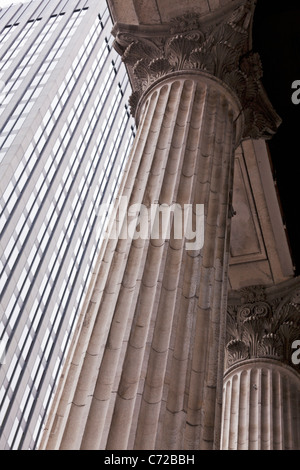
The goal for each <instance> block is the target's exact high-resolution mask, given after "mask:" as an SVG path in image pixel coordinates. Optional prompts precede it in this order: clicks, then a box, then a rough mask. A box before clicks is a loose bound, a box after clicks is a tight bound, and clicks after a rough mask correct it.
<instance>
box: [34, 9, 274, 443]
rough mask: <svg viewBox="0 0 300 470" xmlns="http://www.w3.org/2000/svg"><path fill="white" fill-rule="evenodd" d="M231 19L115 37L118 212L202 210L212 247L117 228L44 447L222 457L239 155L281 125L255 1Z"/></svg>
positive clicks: (127, 30) (198, 20)
mask: <svg viewBox="0 0 300 470" xmlns="http://www.w3.org/2000/svg"><path fill="white" fill-rule="evenodd" d="M225 10H226V11H225ZM225 10H224V12H223V13H224V18H223V20H222V21H221V17H220V15H219V14H217V13H216V14H215V15H213V17H211V16H209V18H208V19H205V20H204V18H202V16H201V15H200V16H199V15H195V14H194V13H192V12H185V13H184V15H183V16H182V17H180V18H175V19H173V21H171V22H170V24H164V25H162V24H160V25H156V26H157V27H156V26H154V27H153V28H149V27H148V26H149V25H148V26H145V25H138V26H137V25H134V26H133V25H124V24H122V22H121V23H120V24H116V25H115V28H114V34H115V36H116V41H115V47H116V49H117V50H118V52H119V53H120V54H121V55H122V59H123V60H124V62H125V63H126V65H127V67H128V70H129V74H130V76H131V78H132V82H133V85H134V92H133V94H132V97H131V100H130V104H131V109H132V112H134V113H135V117H136V119H137V122H138V124H139V125H138V133H137V136H136V139H135V143H134V146H133V150H132V153H131V156H130V159H129V163H128V166H127V169H126V172H125V176H124V180H123V184H122V188H121V191H120V198H119V203H120V204H122V201H123V200H124V198H127V200H128V206H129V207H130V208H132V207H134V208H139V207H141V205H142V207H143V208H145V207H146V208H150V207H151V206H152V205H153V204H159V205H160V207H162V206H163V205H164V206H170V205H173V204H175V205H177V206H179V207H180V208H181V209H183V208H184V207H185V205H190V206H191V207H192V208H193V211H194V212H195V214H197V207H198V206H197V205H202V207H204V219H203V223H204V245H203V246H197V247H194V248H192V247H189V246H188V245H187V243H186V242H187V240H185V238H184V237H176V236H174V232H173V231H172V230H171V231H170V237H164V236H163V235H161V236H160V237H158V238H152V237H151V236H150V237H149V238H145V237H138V236H137V237H135V236H134V237H133V238H132V237H130V236H124V233H125V235H126V230H125V229H126V217H124V215H123V216H120V218H119V220H118V223H119V224H120V225H121V226H122V224H123V229H124V230H122V237H119V238H117V239H114V238H112V237H108V239H107V240H106V241H105V243H104V244H103V247H102V253H101V255H100V258H99V263H98V265H97V268H96V272H95V279H94V284H93V286H92V289H91V293H90V297H89V300H90V301H89V304H88V308H87V309H86V311H84V312H83V318H82V320H81V322H79V325H78V332H77V333H76V337H75V338H74V351H71V353H70V358H69V359H68V361H67V366H66V371H65V373H64V374H63V377H62V386H61V387H60V389H59V392H58V394H57V400H56V403H55V407H54V411H53V412H52V416H51V417H50V419H49V429H48V430H47V431H46V433H45V438H44V441H43V443H42V446H41V447H42V448H49V449H50V448H51V449H213V448H214V449H217V448H219V443H220V429H221V402H222V380H223V364H224V350H225V347H224V344H225V322H226V320H225V318H226V314H225V312H226V300H227V266H228V253H229V233H230V216H231V213H232V211H231V195H232V186H233V159H234V151H235V148H236V147H237V146H238V144H239V143H240V140H241V139H242V138H245V137H249V136H250V137H254V138H258V137H259V138H260V137H270V136H271V135H272V134H273V133H274V132H275V130H276V128H277V126H278V116H277V115H276V113H275V112H274V110H273V109H272V107H271V105H270V103H269V101H268V99H267V97H266V94H265V93H264V91H263V88H262V86H261V83H260V78H261V65H260V61H259V58H258V56H257V54H253V53H252V52H250V50H251V40H250V37H251V35H249V32H250V25H251V18H252V15H253V11H254V2H253V1H252V0H245V1H241V3H240V4H239V5H237V6H236V7H234V6H233V7H232V9H228V8H226V9H225ZM143 212H144V210H143ZM195 214H194V215H195ZM148 215H149V213H148ZM172 220H173V223H174V224H175V220H176V217H175V214H174V217H173V219H172ZM196 220H197V219H196ZM196 225H197V224H196ZM139 229H140V230H141V224H140V227H139ZM137 231H139V230H138V229H137Z"/></svg>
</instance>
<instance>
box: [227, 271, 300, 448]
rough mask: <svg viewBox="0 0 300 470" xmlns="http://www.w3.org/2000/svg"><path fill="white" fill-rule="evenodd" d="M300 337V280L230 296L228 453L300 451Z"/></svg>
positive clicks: (243, 291)
mask: <svg viewBox="0 0 300 470" xmlns="http://www.w3.org/2000/svg"><path fill="white" fill-rule="evenodd" d="M299 333H300V289H299V280H296V281H295V280H293V281H291V282H288V283H285V284H284V285H282V286H279V287H273V288H269V289H265V288H263V287H254V288H248V289H244V290H242V291H240V292H239V293H234V294H232V295H231V298H230V300H229V305H228V332H227V341H228V342H227V345H226V350H227V353H226V362H227V371H226V373H225V380H224V387H223V390H224V392H223V393H224V396H223V419H222V438H221V446H222V447H221V448H222V449H223V450H296V449H300V430H299V422H300V367H299V364H298V363H299V360H298V359H297V357H298V356H299V354H298V356H297V354H296V351H295V349H293V344H294V341H296V342H297V341H298V340H299V339H300V334H299Z"/></svg>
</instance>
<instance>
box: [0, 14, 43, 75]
mask: <svg viewBox="0 0 300 470" xmlns="http://www.w3.org/2000/svg"><path fill="white" fill-rule="evenodd" d="M40 20H41V18H38V19H37V20H35V21H28V22H27V23H26V25H25V26H24V27H23V28H22V29H21V28H20V34H19V35H18V37H17V39H16V40H15V41H14V43H13V46H12V47H10V48H9V49H7V51H6V52H5V53H4V55H3V56H1V49H0V57H1V60H0V79H1V78H2V77H3V74H4V72H5V70H7V69H8V68H9V67H10V66H11V65H12V62H13V59H15V58H16V57H17V55H18V54H19V52H20V51H21V49H22V48H23V47H24V46H26V43H27V42H28V39H29V38H30V37H31V35H32V34H33V33H34V31H35V29H36V27H37V26H38V24H39V21H40ZM11 31H12V29H11Z"/></svg>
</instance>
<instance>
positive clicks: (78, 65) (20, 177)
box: [0, 19, 108, 229]
mask: <svg viewBox="0 0 300 470" xmlns="http://www.w3.org/2000/svg"><path fill="white" fill-rule="evenodd" d="M97 27H99V20H98V19H97V20H96V21H95V23H94V26H93V28H92V31H91V33H90V35H89V36H88V38H87V39H86V40H85V42H84V44H83V45H82V47H81V48H80V50H79V52H78V54H77V56H76V58H75V59H74V61H73V64H72V67H71V71H70V73H68V74H67V77H66V79H65V81H64V82H63V84H62V86H61V87H60V89H59V91H58V94H57V96H56V97H55V98H54V100H53V102H52V104H51V105H50V109H52V110H53V115H52V120H51V122H50V123H49V122H48V128H47V129H43V127H42V126H40V127H39V129H38V131H37V132H36V134H35V136H34V139H33V140H34V141H37V142H39V140H40V138H41V135H42V133H43V131H44V132H47V133H48V135H50V131H51V127H53V126H54V124H55V120H57V119H58V118H59V115H60V113H61V112H62V109H63V105H64V104H65V102H66V101H67V99H68V96H69V95H70V93H71V91H72V89H73V87H74V85H75V83H76V79H78V77H79V75H80V74H81V72H82V70H83V67H84V63H85V60H86V54H87V51H89V52H91V48H92V47H93V46H94V45H95V43H96V41H97V39H98V33H97ZM91 34H92V37H90V36H91ZM88 46H89V47H88ZM103 51H105V52H106V55H107V53H108V51H107V50H106V49H105V43H104V44H103V46H102V48H101V52H100V54H101V53H102V52H103ZM101 56H102V54H101ZM102 60H103V62H104V60H105V57H104V56H103V58H102ZM98 65H99V66H101V62H100V63H99V64H98ZM28 105H30V106H32V105H33V102H32V101H29V103H28V104H27V107H28ZM47 115H48V113H46V116H47ZM46 116H45V117H46ZM44 119H45V118H44ZM37 150H39V149H37ZM0 152H1V151H0ZM34 152H35V150H34V149H33V145H32V144H30V146H29V147H28V149H27V151H26V152H25V155H24V158H23V159H22V161H21V162H20V164H19V167H18V168H17V170H16V173H15V177H16V175H17V178H16V181H15V185H14V186H11V185H9V186H8V188H7V190H6V191H5V192H4V194H3V199H2V204H1V206H2V207H3V208H5V209H6V211H7V216H6V217H5V215H4V214H3V211H2V214H1V216H0V217H1V219H2V220H1V226H2V227H3V229H4V227H5V223H6V220H7V217H8V215H9V214H10V213H11V212H12V210H13V209H14V207H15V203H16V202H17V200H18V199H17V198H16V193H15V194H14V195H13V191H14V188H15V191H20V194H21V192H22V189H23V187H24V186H25V184H26V182H27V181H28V180H29V178H30V169H29V166H30V165H32V162H33V161H34V160H35V161H37V156H35V157H33V154H34ZM28 170H29V171H28ZM12 198H13V199H14V200H12ZM10 199H11V200H10ZM3 217H4V219H3ZM3 220H4V221H3Z"/></svg>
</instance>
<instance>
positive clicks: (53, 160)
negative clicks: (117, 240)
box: [3, 49, 114, 279]
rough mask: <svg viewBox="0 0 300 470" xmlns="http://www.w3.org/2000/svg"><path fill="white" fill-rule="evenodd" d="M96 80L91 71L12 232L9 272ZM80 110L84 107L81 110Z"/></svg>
mask: <svg viewBox="0 0 300 470" xmlns="http://www.w3.org/2000/svg"><path fill="white" fill-rule="evenodd" d="M104 50H105V49H104ZM102 52H103V51H101V50H100V52H99V54H98V55H97V58H96V60H95V62H96V63H97V64H98V65H101V61H102ZM98 70H101V69H100V68H99V69H98ZM113 76H114V73H113V71H111V72H110V73H109V76H108V77H106V78H105V81H104V83H106V87H105V89H104V90H102V92H101V99H102V104H103V102H104V96H105V93H108V92H109V88H110V86H111V83H112V79H113ZM96 80H97V75H94V76H93V77H92V78H91V77H90V76H89V75H88V77H87V80H86V81H85V84H84V85H83V86H82V88H81V94H80V96H81V99H80V101H79V102H78V101H77V108H75V109H74V108H72V110H71V111H70V114H69V117H68V118H67V119H66V123H69V125H67V124H66V125H65V127H64V128H63V130H62V133H61V135H60V137H59V139H58V140H57V141H56V143H55V144H54V146H53V148H54V149H56V148H58V151H57V152H56V153H51V154H50V157H49V158H48V160H47V162H46V165H45V168H46V170H47V172H46V174H45V175H44V178H43V177H42V176H40V177H39V179H38V181H37V183H36V186H35V189H34V191H33V193H32V196H31V198H29V200H28V203H27V205H26V213H27V217H26V219H25V221H24V223H23V226H22V228H21V230H20V231H18V230H19V226H17V227H16V230H15V233H14V234H13V235H12V239H11V242H9V243H8V245H7V249H6V250H5V252H4V257H5V258H6V261H4V262H3V270H5V267H6V264H8V267H9V272H10V273H12V271H13V267H14V265H15V262H16V260H17V253H18V251H19V250H20V249H21V246H22V243H21V246H20V245H19V249H17V246H16V242H15V241H16V240H18V242H19V244H20V241H22V240H23V243H24V242H25V241H26V239H27V237H28V236H29V231H30V227H31V225H32V223H33V222H34V219H35V216H36V214H37V212H38V208H39V207H40V206H41V204H42V202H43V200H44V199H45V198H46V196H47V188H48V187H50V185H51V181H52V179H53V178H54V176H55V174H56V172H57V171H58V166H59V162H60V160H61V158H62V156H63V154H64V151H65V148H66V147H67V145H68V142H69V141H70V139H71V136H72V131H71V128H72V122H74V123H76V122H78V121H79V119H80V115H81V113H82V112H83V108H84V106H85V103H87V101H88V99H89V97H90V92H89V86H95V84H96ZM66 89H67V88H66ZM66 89H65V90H66ZM65 90H64V91H65ZM99 94H100V93H99ZM75 103H76V102H75ZM57 106H58V103H57ZM78 110H80V111H79V112H78ZM77 113H78V114H77ZM49 122H51V121H50V120H49V121H48V123H47V124H49ZM86 127H87V130H89V129H92V128H91V126H90V123H89V124H88V123H86ZM49 131H50V129H49ZM45 132H46V133H47V125H46V126H45V127H44V128H43V127H41V129H40V128H39V130H38V132H37V135H36V137H35V139H39V140H38V142H37V145H36V148H38V150H39V152H40V151H42V149H39V144H40V142H41V139H42V137H43V134H44V133H45ZM64 132H65V134H64ZM49 133H50V132H49ZM39 134H40V135H39ZM86 135H87V133H86V134H85V136H86ZM80 138H82V137H80ZM85 138H86V137H85ZM35 139H34V140H35ZM62 146H63V148H62ZM60 149H62V151H59V150H60ZM80 155H81V154H80V153H79V152H77V159H78V158H79V157H80ZM37 157H38V153H37V152H35V154H31V155H30V157H29V159H28V161H29V163H31V165H32V164H33V162H34V161H36V160H37ZM75 164H77V165H78V164H79V160H78V162H76V163H75V162H73V165H72V171H74V167H75ZM48 168H49V169H48ZM28 176H29V175H28ZM69 179H70V181H72V179H73V175H72V174H71V169H70V172H69ZM67 184H68V183H67V181H65V185H67ZM21 189H22V188H20V187H19V190H20V191H21ZM61 192H62V189H61V191H60V192H57V193H56V194H55V198H56V200H58V199H59V197H60V194H61ZM12 194H14V193H12ZM16 201H17V199H16V197H15V202H16ZM11 202H12V199H10V203H11ZM28 218H29V219H30V222H29V223H26V221H27V220H28ZM42 229H43V227H42ZM25 232H26V234H27V236H25ZM39 237H40V235H38V238H39ZM3 275H4V279H5V277H6V278H8V275H9V274H8V272H6V274H5V273H4V272H3Z"/></svg>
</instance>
